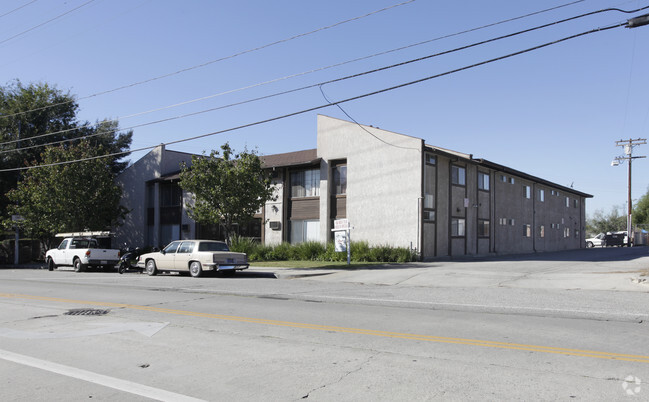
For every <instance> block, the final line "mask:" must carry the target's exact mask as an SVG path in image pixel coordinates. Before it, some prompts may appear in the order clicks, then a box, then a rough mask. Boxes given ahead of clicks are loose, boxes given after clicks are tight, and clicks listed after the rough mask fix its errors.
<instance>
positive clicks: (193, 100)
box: [0, 0, 586, 143]
mask: <svg viewBox="0 0 649 402" xmlns="http://www.w3.org/2000/svg"><path fill="white" fill-rule="evenodd" d="M584 1H586V0H576V1H572V2H570V3H565V4H562V5H559V6H555V7H551V8H546V9H544V10H539V11H535V12H532V13H528V14H524V15H520V16H517V17H513V18H508V19H505V20H501V21H498V22H494V23H490V24H486V25H482V26H479V27H475V28H470V29H467V30H464V31H459V32H455V33H452V34H448V35H443V36H438V37H436V38H433V39H428V40H425V41H421V42H417V43H413V44H410V45H405V46H401V47H398V48H394V49H390V50H386V51H383V52H379V53H374V54H372V55H369V56H363V57H358V58H355V59H352V60H347V61H344V62H340V63H336V64H331V65H329V66H326V67H319V68H316V69H313V70H309V71H304V72H301V73H296V74H292V75H288V76H284V77H280V78H276V79H273V80H269V81H264V82H261V83H257V84H252V85H248V86H245V87H241V88H237V89H233V90H229V91H224V92H220V93H217V94H212V95H208V96H204V97H200V98H195V99H191V100H188V101H184V102H180V103H176V104H173V105H168V106H163V107H160V108H155V109H151V110H147V111H144V112H140V113H135V114H131V115H127V116H122V117H120V118H119V119H126V118H131V117H136V116H141V115H144V114H149V113H153V112H158V111H161V110H166V109H170V108H174V107H178V106H183V105H187V104H190V103H194V102H198V101H201V100H206V99H211V98H214V97H217V96H222V95H227V94H231V93H235V92H239V91H242V90H246V89H251V88H255V87H259V86H263V85H267V84H272V83H275V82H279V81H283V80H286V79H290V78H295V77H300V76H303V75H308V74H312V73H315V72H319V71H324V70H327V69H330V68H334V67H340V66H343V65H346V64H350V63H355V62H357V61H362V60H367V59H370V58H373V57H378V56H383V55H386V54H390V53H394V52H398V51H401V50H406V49H410V48H413V47H416V46H421V45H425V44H428V43H431V42H435V41H439V40H443V39H448V38H451V37H454V36H459V35H463V34H467V33H471V32H475V31H478V30H482V29H486V28H490V27H493V26H497V25H501V24H505V23H507V22H512V21H516V20H520V19H523V18H527V17H531V16H534V15H538V14H542V13H546V12H549V11H554V10H557V9H559V8H563V7H568V6H571V5H574V4H577V3H582V2H584ZM118 89H119V88H118ZM118 89H116V90H118ZM98 94H99V93H98ZM98 94H95V95H98ZM95 95H89V96H87V97H84V98H79V99H77V100H80V99H86V98H89V97H92V96H95ZM66 103H69V102H62V103H59V104H55V105H48V106H45V107H43V108H37V109H31V110H26V111H22V112H19V113H14V114H10V115H4V116H0V118H2V117H12V116H17V115H21V114H26V113H29V112H33V111H38V110H42V109H46V108H49V107H54V106H58V105H60V104H66ZM117 120H118V119H114V120H113V121H117ZM68 131H69V130H68ZM52 134H54V133H52ZM46 135H48V134H44V135H43V136H46ZM31 138H38V137H31ZM5 143H9V142H5Z"/></svg>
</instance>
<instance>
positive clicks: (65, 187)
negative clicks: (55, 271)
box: [7, 140, 128, 249]
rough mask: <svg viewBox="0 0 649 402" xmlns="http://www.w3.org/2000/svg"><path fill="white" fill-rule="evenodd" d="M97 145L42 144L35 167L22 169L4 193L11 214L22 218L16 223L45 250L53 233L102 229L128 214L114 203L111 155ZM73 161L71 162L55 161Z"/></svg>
mask: <svg viewBox="0 0 649 402" xmlns="http://www.w3.org/2000/svg"><path fill="white" fill-rule="evenodd" d="M105 154H106V151H105V149H104V147H103V146H101V145H100V146H95V145H93V144H91V143H90V141H87V140H82V141H81V142H79V143H78V144H77V145H74V146H68V147H65V146H58V147H47V148H46V149H45V152H43V155H42V160H41V161H34V162H33V164H32V166H37V165H42V164H44V165H48V164H52V166H40V167H36V168H32V169H28V170H26V171H24V172H23V179H22V180H21V181H20V182H18V185H17V187H16V188H15V189H13V190H11V191H9V193H8V194H7V196H8V198H9V200H10V201H11V202H12V204H10V205H9V212H10V213H11V214H18V215H20V216H22V217H23V218H24V221H23V222H22V223H21V227H22V229H23V230H25V231H26V232H27V233H30V234H31V235H32V236H33V237H36V238H39V239H40V240H41V242H42V244H43V246H44V248H45V249H48V248H50V244H49V242H50V239H51V238H52V237H53V235H54V234H55V233H57V232H69V231H80V230H84V229H90V230H106V229H110V228H112V227H115V226H118V225H119V224H120V223H121V220H123V219H124V218H125V216H126V214H127V213H128V211H127V210H126V209H125V208H124V207H123V206H121V205H120V200H121V196H122V192H121V188H120V187H119V186H118V185H117V184H116V183H115V177H114V174H113V173H112V171H111V160H110V159H108V158H98V159H90V160H83V161H78V160H80V159H85V158H92V157H95V156H99V155H105ZM72 160H77V162H74V163H61V162H65V161H72Z"/></svg>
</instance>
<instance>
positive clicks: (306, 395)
mask: <svg viewBox="0 0 649 402" xmlns="http://www.w3.org/2000/svg"><path fill="white" fill-rule="evenodd" d="M381 353H382V352H376V353H374V354H372V355H371V356H368V358H367V359H365V361H363V362H362V363H361V364H359V365H358V367H356V368H355V369H354V370H349V371H347V372H346V373H343V375H341V376H340V377H339V378H338V379H337V380H336V381H332V382H330V383H328V384H323V385H321V386H319V387H317V388H313V389H312V390H311V391H309V392H307V393H306V394H305V395H304V396H303V397H301V398H300V399H308V398H309V396H311V394H312V393H314V392H316V391H318V390H321V389H325V388H327V387H330V386H332V385H335V384H339V383H340V382H342V381H343V380H344V379H345V378H347V377H349V376H350V375H352V374H355V373H358V372H359V371H361V370H362V369H363V368H364V367H365V366H366V365H368V364H369V363H370V361H372V359H374V358H375V357H376V356H378V355H380V354H381ZM334 364H335V363H334Z"/></svg>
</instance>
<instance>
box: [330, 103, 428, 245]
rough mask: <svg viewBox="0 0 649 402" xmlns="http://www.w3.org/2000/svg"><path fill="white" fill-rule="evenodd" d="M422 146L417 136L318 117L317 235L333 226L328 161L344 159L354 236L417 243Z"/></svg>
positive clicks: (370, 240)
mask: <svg viewBox="0 0 649 402" xmlns="http://www.w3.org/2000/svg"><path fill="white" fill-rule="evenodd" d="M422 148H423V141H422V140H421V139H419V138H413V137H409V136H406V135H401V134H396V133H392V132H389V131H385V130H381V129H378V128H375V127H371V126H363V127H362V128H361V127H360V126H358V125H357V124H355V123H351V122H348V121H344V120H339V119H335V118H331V117H327V116H322V115H320V116H318V157H320V158H322V160H323V163H322V166H321V176H320V179H321V190H320V191H321V192H320V204H321V208H320V225H321V239H329V237H330V229H331V223H330V222H329V221H330V219H329V216H330V206H329V202H330V197H329V180H328V178H329V176H330V174H331V172H330V170H331V169H329V161H332V160H341V159H346V160H347V218H348V219H349V221H350V223H351V225H352V226H353V228H354V229H353V230H352V233H351V236H352V240H364V241H367V242H368V243H370V245H391V246H399V247H410V246H411V245H412V246H413V247H417V244H418V241H419V240H420V237H421V235H420V230H421V226H420V224H421V223H420V219H419V218H420V215H419V213H420V212H419V207H418V205H419V202H420V197H421V196H422V189H421V183H422V177H421V175H422V154H421V152H422Z"/></svg>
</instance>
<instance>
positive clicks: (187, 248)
mask: <svg viewBox="0 0 649 402" xmlns="http://www.w3.org/2000/svg"><path fill="white" fill-rule="evenodd" d="M193 249H194V242H193V241H184V242H182V243H180V247H178V251H177V253H191V252H192V250H193Z"/></svg>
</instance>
